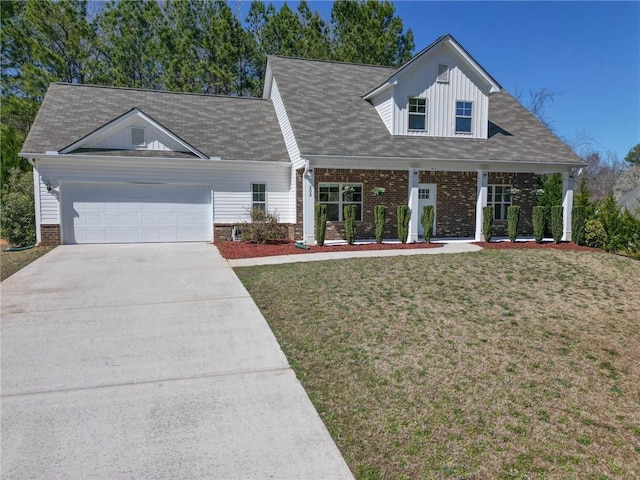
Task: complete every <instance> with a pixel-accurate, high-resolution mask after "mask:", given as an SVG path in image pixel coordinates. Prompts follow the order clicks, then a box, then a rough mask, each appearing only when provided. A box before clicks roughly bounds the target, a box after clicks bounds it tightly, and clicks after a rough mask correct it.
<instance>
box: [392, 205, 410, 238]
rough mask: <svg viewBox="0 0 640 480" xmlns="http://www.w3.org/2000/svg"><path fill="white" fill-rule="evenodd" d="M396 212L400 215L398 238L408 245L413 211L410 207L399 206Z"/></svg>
mask: <svg viewBox="0 0 640 480" xmlns="http://www.w3.org/2000/svg"><path fill="white" fill-rule="evenodd" d="M396 212H397V214H398V238H399V239H400V241H401V242H402V243H407V237H408V236H409V220H410V219H411V209H410V208H409V205H398V208H397V209H396Z"/></svg>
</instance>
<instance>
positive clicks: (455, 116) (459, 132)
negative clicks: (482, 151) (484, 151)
mask: <svg viewBox="0 0 640 480" xmlns="http://www.w3.org/2000/svg"><path fill="white" fill-rule="evenodd" d="M459 103H470V104H471V115H458V104H459ZM462 108H463V109H464V108H465V107H464V106H463V107H462ZM474 110H475V108H474V105H473V100H456V101H455V105H454V108H453V132H454V133H455V134H456V135H473V111H474ZM458 118H468V119H469V131H466V130H458Z"/></svg>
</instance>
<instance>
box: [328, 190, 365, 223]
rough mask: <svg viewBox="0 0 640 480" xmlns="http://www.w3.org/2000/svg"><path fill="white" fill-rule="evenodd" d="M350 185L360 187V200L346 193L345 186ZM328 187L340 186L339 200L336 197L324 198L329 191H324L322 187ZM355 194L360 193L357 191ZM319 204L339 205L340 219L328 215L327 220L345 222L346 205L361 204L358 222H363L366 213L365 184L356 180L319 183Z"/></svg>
mask: <svg viewBox="0 0 640 480" xmlns="http://www.w3.org/2000/svg"><path fill="white" fill-rule="evenodd" d="M347 185H348V186H350V187H360V193H359V196H360V200H353V199H348V196H349V195H347V194H346V193H344V187H346V186H347ZM323 187H324V188H326V187H338V192H337V193H338V196H337V200H335V199H333V200H332V199H329V198H327V199H325V200H322V195H324V194H325V193H327V192H323V191H322V189H323ZM355 195H358V193H355ZM318 204H319V205H337V206H338V219H337V220H330V219H329V218H328V215H327V220H329V221H331V222H344V207H345V206H347V205H360V216H359V217H356V222H362V218H363V215H364V186H363V184H362V183H354V182H345V183H339V182H322V183H319V184H318Z"/></svg>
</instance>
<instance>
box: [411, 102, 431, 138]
mask: <svg viewBox="0 0 640 480" xmlns="http://www.w3.org/2000/svg"><path fill="white" fill-rule="evenodd" d="M426 129H427V99H426V98H418V97H413V98H410V99H409V130H426Z"/></svg>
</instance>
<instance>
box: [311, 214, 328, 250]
mask: <svg viewBox="0 0 640 480" xmlns="http://www.w3.org/2000/svg"><path fill="white" fill-rule="evenodd" d="M314 213H315V230H316V232H315V233H316V243H317V244H318V245H319V246H323V245H324V238H325V236H326V233H327V206H326V205H316V207H315V212H314Z"/></svg>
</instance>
